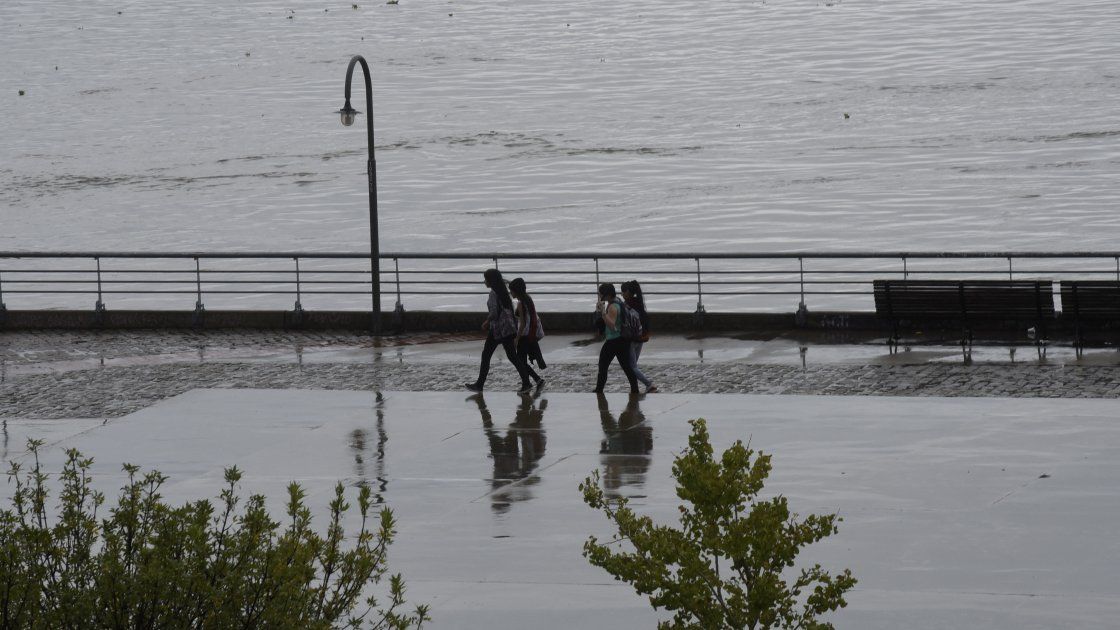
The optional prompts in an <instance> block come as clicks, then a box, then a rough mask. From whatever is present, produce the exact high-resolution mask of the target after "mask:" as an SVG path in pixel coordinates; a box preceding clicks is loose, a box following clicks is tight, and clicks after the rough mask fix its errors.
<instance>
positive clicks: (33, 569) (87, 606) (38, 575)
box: [0, 441, 429, 629]
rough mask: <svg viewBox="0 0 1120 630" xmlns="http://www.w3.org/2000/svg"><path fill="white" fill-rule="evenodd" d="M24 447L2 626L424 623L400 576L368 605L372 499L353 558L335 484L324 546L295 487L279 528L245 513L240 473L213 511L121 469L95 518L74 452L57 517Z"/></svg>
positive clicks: (250, 507) (157, 477)
mask: <svg viewBox="0 0 1120 630" xmlns="http://www.w3.org/2000/svg"><path fill="white" fill-rule="evenodd" d="M28 444H29V449H30V453H31V455H32V456H33V458H34V464H33V466H32V467H31V468H30V470H28V471H27V472H24V471H23V470H22V467H21V465H20V464H19V463H18V462H13V463H12V464H11V469H10V470H9V472H8V479H9V483H14V485H15V492H14V494H13V495H12V509H9V510H3V511H2V512H0V580H2V581H3V584H2V585H0V627H4V628H188V627H189V628H339V627H350V628H360V627H370V628H385V629H390V628H391V629H403V628H420V627H421V625H422V624H423V623H424V622H425V621H428V620H429V617H428V608H427V607H426V606H417V607H416V608H415V609H414V610H412V611H411V612H403V608H404V605H405V599H404V592H405V587H404V582H403V580H402V579H401V577H400V575H399V574H397V575H391V576H389V578H388V582H389V594H388V602H387V605H386V606H383V607H380V608H379V607H378V603H377V601H376V600H375V598H374V597H373V596H372V595H369V591H370V590H371V588H372V587H373V586H374V585H376V584H378V583H380V581H381V579H382V578H383V577H384V576H385V573H386V571H387V557H386V554H387V552H388V548H389V545H390V544H391V543H392V541H393V537H394V535H395V534H396V529H395V528H396V522H395V521H394V519H393V514H392V512H391V511H390V510H389V509H387V508H384V509H382V510H381V511H380V512H379V518H378V521H377V523H376V530H373V529H371V526H372V525H373V524H372V523H370V522H369V519H368V515H369V510H370V507H371V500H370V490H369V489H368V488H362V489H361V491H360V492H359V495H358V509H359V511H360V514H361V527H360V529H359V531H358V534H357V538H356V539H354V544H353V546H352V547H351V548H349V549H346V548H344V545H343V543H344V541H345V540H346V535H345V532H344V530H343V527H342V525H341V520H342V517H343V515H344V514H345V513H346V512H347V511H348V510H349V508H350V505H349V503H347V502H346V500H345V499H344V498H343V487H342V484H338V485H337V486H336V487H335V493H334V499H333V500H332V501H331V503H330V521H329V523H328V525H327V528H326V535H325V537H322V536H320V535H319V534H317V533H316V532H315V531H314V530H313V529H312V527H311V512H310V510H308V509H307V508H306V507H305V506H304V498H305V497H306V495H305V493H304V491H303V489H302V488H301V487H300V486H299V485H298V484H295V483H293V484H291V485H289V486H288V500H287V518H286V519H284V528H283V529H281V523H279V522H277V521H274V520H272V518H271V517H270V516H269V513H268V511H267V510H266V509H265V500H264V497H263V496H262V495H253V496H251V497H249V499H248V501H246V502H245V504H244V506H240V505H239V504H240V503H241V499H240V497H239V496H238V494H237V488H238V482H239V481H240V479H241V472H240V471H239V470H238V469H237V468H236V467H234V468H228V469H226V471H225V481H226V486H225V488H224V489H223V490H222V492H221V494H220V497H219V500H218V508H217V509H215V507H214V505H212V504H211V503H210V502H209V501H206V500H202V501H195V502H188V503H186V504H184V505H182V506H179V507H174V506H171V505H168V504H166V503H164V501H163V499H162V497H161V496H160V494H159V490H160V487H161V485H162V484H163V483H164V482H165V481H166V480H167V477H165V476H163V475H161V474H160V473H159V472H156V471H152V472H148V473H145V474H143V475H142V476H141V475H140V470H139V468H138V467H136V466H132V465H128V464H125V465H124V470H125V472H126V473H127V474H128V481H127V483H126V484H125V485H124V486H123V487H122V488H121V492H120V497H119V499H118V501H117V505H116V506H115V507H114V508H112V509H111V510H109V515H108V517H107V518H104V519H99V516H98V510H99V509H100V508H101V507H102V506H103V505H104V502H105V498H104V496H103V495H102V494H101V493H99V492H95V491H93V490H92V489H91V487H90V482H91V478H90V475H89V469H90V466H91V465H92V463H93V460H92V459H87V458H84V457H82V454H81V453H80V452H78V451H77V450H74V449H71V450H69V451H67V460H66V464H65V465H64V467H63V470H62V474H61V476H60V481H61V485H62V489H61V493H60V494H59V497H58V507H57V514H56V515H55V517H54V518H53V519H52V518H51V517H50V516H49V515H48V511H49V510H48V507H47V503H48V494H49V492H48V489H47V481H48V475H47V474H46V473H44V472H43V471H42V468H41V467H40V464H39V447H40V446H41V445H42V442H40V441H30V442H29V443H28ZM363 597H365V599H364V603H365V608H364V610H363V611H360V612H359V611H358V608H359V604H360V603H362V601H363Z"/></svg>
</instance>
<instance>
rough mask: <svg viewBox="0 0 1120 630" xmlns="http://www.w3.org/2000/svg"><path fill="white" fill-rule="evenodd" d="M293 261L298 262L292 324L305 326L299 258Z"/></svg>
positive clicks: (295, 257) (200, 299) (294, 257)
mask: <svg viewBox="0 0 1120 630" xmlns="http://www.w3.org/2000/svg"><path fill="white" fill-rule="evenodd" d="M292 260H294V261H295V262H296V305H295V307H294V308H293V310H292V323H293V324H294V325H296V326H300V325H302V324H303V303H302V302H303V300H302V297H303V294H302V290H301V287H300V277H299V256H293V257H292ZM199 301H200V302H201V301H202V298H201V297H199Z"/></svg>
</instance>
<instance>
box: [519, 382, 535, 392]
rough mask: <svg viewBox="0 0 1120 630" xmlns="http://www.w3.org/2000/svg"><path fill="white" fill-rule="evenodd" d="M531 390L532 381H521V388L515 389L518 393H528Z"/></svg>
mask: <svg viewBox="0 0 1120 630" xmlns="http://www.w3.org/2000/svg"><path fill="white" fill-rule="evenodd" d="M532 391H533V384H532V383H522V384H521V389H519V390H517V393H518V394H528V393H530V392H532Z"/></svg>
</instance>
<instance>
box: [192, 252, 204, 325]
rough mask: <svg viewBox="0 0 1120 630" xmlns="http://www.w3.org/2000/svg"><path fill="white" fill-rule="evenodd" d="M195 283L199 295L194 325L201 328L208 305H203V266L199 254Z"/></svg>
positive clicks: (195, 265)
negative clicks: (199, 260)
mask: <svg viewBox="0 0 1120 630" xmlns="http://www.w3.org/2000/svg"><path fill="white" fill-rule="evenodd" d="M194 283H195V291H196V295H197V299H195V302H194V326H195V327H196V328H201V327H202V318H203V315H204V314H205V312H206V307H205V306H203V305H202V266H201V265H200V264H199V262H198V256H195V257H194Z"/></svg>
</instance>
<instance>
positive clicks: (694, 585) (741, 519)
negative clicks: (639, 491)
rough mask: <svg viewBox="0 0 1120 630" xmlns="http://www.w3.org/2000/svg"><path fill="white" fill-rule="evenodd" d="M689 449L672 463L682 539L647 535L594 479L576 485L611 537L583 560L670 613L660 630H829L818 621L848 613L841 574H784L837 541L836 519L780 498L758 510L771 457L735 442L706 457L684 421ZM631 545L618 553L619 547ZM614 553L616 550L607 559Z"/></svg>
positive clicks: (645, 523)
mask: <svg viewBox="0 0 1120 630" xmlns="http://www.w3.org/2000/svg"><path fill="white" fill-rule="evenodd" d="M690 424H691V425H692V435H691V436H690V437H689V440H688V448H687V449H686V450H685V451H684V453H682V454H681V455H680V456H678V457H677V458H676V459H675V460H674V461H673V477H674V478H675V479H676V481H677V496H678V497H679V498H680V499H681V500H683V501H684V502H685V503H684V504H682V505H681V506H680V507H679V510H680V524H681V528H680V529H675V528H673V527H669V526H664V525H654V523H653V520H652V519H650V518H649V517H648V516H638V515H636V514H635V513H634V512H633V511H632V510H631V509H630V508H629V507H628V506H627V501H626V499H625V498H621V499H617V500H611V499H610V498H609V497H607V496H606V495H605V494H604V491H603V488H602V487H601V485H600V483H599V474H598V472H597V471H596V472H594V473H593V474H592V476H591V477H588V478H587V479H586V480H584V482H583V483H582V484H580V490H581V491H582V492H583V500H584V502H585V503H587V504H588V505H589V506H591V507H592V508H594V509H596V510H602V511H603V513H604V514H605V515H606V516H607V518H608V519H609V520H610V521H612V522H613V523H614V525H615V526H616V527H617V528H618V534H617V535H616V536H615V537H614V538H613V539H612V540H610V541H607V542H606V544H600V543H599V541H598V540H597V539H596V538H595V537H594V536H592V537H591V538H589V539H588V540H587V542H586V543H584V547H583V550H584V551H583V553H584V556H586V557H587V559H588V560H589V561H590V562H591V564H593V565H595V566H597V567H601V568H603V569H605V570H606V571H607V572H608V573H610V574H611V575H613V576H614V577H615V579H617V580H622V581H626V582H629V583H630V584H631V585H633V587H634V589H635V590H637V591H638V593H639V594H642V595H649V601H650V604H652V605H653V607H654V608H655V609H665V610H669V611H673V612H674V613H675V614H674V616H673V619H672V621H666V622H662V623H661V624H659V626H658V627H659V628H665V629H668V628H701V629H705V630H711V629H715V628H751V629H762V628H806V629H817V630H822V629H825V628H832V625H831V624H829V623H823V622H820V621H818V620H817V618H818V616H820V615H821V614H823V613H825V612H828V611H834V610H836V609H837V608H842V607H844V606H846V605H847V603H846V602H845V601H844V593H845V592H847V591H848V590H850V589H851V588H852V587H853V586H855V583H856V579H855V578H854V577H852V574H851V572H850V571H849V570H847V569H845V570H844V572H843V573H841V574H840V575H837V576H836V577H832V576H830V575H829V574H828V573H826V572H825V571H823V570H822V569H821V567H820V565H819V564H818V565H814V566H813V567H812V568H809V569H802V570H801V572H800V574H798V575H797V576H796V578H794V579H793V583H792V584H790V583H789V582H787V581H786V580H787V578H792V577H793V576H792V575H790V570H791V569H792V567H793V565H794V560H795V559H796V557H797V554H798V552H799V551H800V549H801V547H804V546H806V545H809V544H811V543H814V542H817V541H819V540H821V539H823V538H825V537H827V536H829V535H831V534H834V533H836V531H837V528H836V523H837V522H839V521H840V520H841V519H840V518H839V517H838V516H836V515H835V514H828V515H811V516H809V517H807V518H806V519H805V520H803V521H798V520H797V515H795V514H791V513H790V511H789V506H788V503H787V501H786V498H785V497H783V496H777V497H774V498H773V499H770V500H766V501H762V500H760V499H759V498H758V493H759V492H760V491H761V490H762V488H763V484H764V482H765V481H766V477H767V476H768V475H769V474H770V468H771V467H770V456H769V455H764V454H762V453H758V456H757V457H754V458H753V460H752V456H753V455H755V452H754V451H753V450H751V449H749V448H746V447H745V446H743V443H742V442H741V441H736V442H735V444H733V445H732V446H731V448H729V449H727V450H726V451H725V452H724V453H723V456H722V457H721V458H720V459H719V460H716V459H715V458H714V457H713V452H712V445H711V443H710V442H709V440H708V430H707V426H706V425H705V423H704V420H703V419H697V420H692V421H690ZM624 542H625V543H629V545H627V546H626V547H624V548H623V547H619V544H620V543H624ZM614 548H618V549H619V550H618V551H615V550H614Z"/></svg>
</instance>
